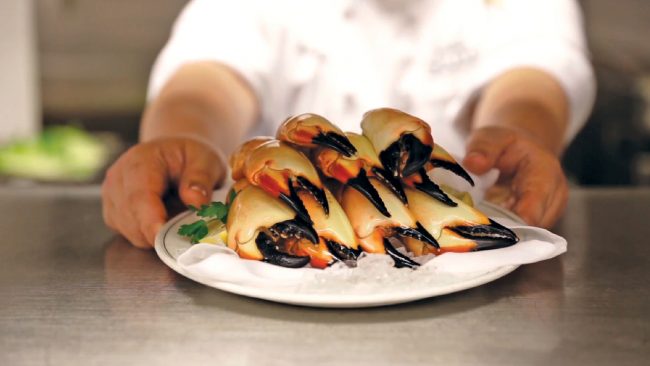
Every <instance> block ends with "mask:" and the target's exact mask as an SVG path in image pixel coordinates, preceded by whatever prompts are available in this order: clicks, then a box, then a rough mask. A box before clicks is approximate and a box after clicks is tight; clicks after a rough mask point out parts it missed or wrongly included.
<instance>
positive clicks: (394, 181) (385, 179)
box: [372, 167, 408, 204]
mask: <svg viewBox="0 0 650 366" xmlns="http://www.w3.org/2000/svg"><path fill="white" fill-rule="evenodd" d="M372 172H373V173H374V174H375V176H376V177H377V179H379V180H380V181H381V182H382V183H384V185H385V186H386V187H388V188H389V189H390V190H391V191H392V192H393V193H395V195H396V196H397V197H399V199H400V201H402V203H404V204H407V203H408V199H407V198H406V193H405V192H404V187H403V186H402V182H401V181H400V180H399V179H398V178H395V177H394V176H392V175H391V174H390V173H389V172H388V171H386V170H384V169H382V168H377V167H374V168H372Z"/></svg>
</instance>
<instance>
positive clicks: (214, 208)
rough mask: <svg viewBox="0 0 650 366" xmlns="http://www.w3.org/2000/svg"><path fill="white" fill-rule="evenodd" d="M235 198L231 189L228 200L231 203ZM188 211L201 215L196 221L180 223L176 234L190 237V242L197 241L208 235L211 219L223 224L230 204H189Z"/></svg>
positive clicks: (226, 218) (194, 242)
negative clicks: (197, 205)
mask: <svg viewBox="0 0 650 366" xmlns="http://www.w3.org/2000/svg"><path fill="white" fill-rule="evenodd" d="M234 199H235V193H234V191H231V192H230V194H229V196H228V202H229V203H231V204H232V202H233V201H234ZM188 208H189V209H190V211H193V212H194V213H196V215H197V216H199V217H202V219H199V220H197V221H194V222H192V223H190V224H184V225H181V227H180V228H178V234H179V235H182V236H186V237H188V238H189V239H190V241H191V242H192V244H196V243H198V242H199V241H200V240H201V239H203V238H205V237H206V235H208V231H209V230H208V224H209V223H211V222H212V221H215V220H218V221H221V223H223V224H225V223H226V221H227V220H228V210H229V209H230V205H228V204H225V203H223V202H211V203H210V204H208V205H201V207H198V208H197V207H194V206H192V205H189V206H188Z"/></svg>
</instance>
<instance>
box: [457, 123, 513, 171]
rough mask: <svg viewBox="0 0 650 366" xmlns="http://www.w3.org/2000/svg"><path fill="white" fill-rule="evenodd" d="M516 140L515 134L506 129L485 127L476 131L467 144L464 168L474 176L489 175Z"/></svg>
mask: <svg viewBox="0 0 650 366" xmlns="http://www.w3.org/2000/svg"><path fill="white" fill-rule="evenodd" d="M515 138H516V136H515V134H514V132H513V131H511V130H509V129H506V128H499V127H483V128H479V129H477V130H474V131H473V132H472V134H471V136H470V138H469V141H468V143H467V149H466V151H467V155H466V156H465V159H463V166H464V167H465V168H466V169H468V170H469V171H470V172H472V173H474V174H484V173H487V171H488V170H490V169H492V168H493V167H494V166H495V164H496V162H497V161H498V160H499V158H500V156H501V155H502V153H503V151H504V150H505V149H506V148H507V147H508V146H509V145H510V144H512V143H513V142H514V141H515Z"/></svg>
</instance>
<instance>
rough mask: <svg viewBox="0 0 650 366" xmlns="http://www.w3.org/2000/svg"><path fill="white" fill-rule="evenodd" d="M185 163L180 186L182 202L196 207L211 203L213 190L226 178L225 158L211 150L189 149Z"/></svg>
mask: <svg viewBox="0 0 650 366" xmlns="http://www.w3.org/2000/svg"><path fill="white" fill-rule="evenodd" d="M185 162H186V165H185V167H184V169H183V171H182V173H181V177H180V181H179V185H178V192H179V195H180V197H181V200H182V201H183V203H185V204H186V205H193V206H196V207H199V206H200V205H203V204H207V203H209V202H210V200H211V198H212V190H213V189H214V188H216V187H218V186H220V185H221V183H222V182H223V179H224V176H225V163H224V160H223V157H222V156H221V154H219V153H217V152H216V151H214V150H211V149H209V148H205V147H204V148H202V149H196V148H195V147H188V148H186V154H185Z"/></svg>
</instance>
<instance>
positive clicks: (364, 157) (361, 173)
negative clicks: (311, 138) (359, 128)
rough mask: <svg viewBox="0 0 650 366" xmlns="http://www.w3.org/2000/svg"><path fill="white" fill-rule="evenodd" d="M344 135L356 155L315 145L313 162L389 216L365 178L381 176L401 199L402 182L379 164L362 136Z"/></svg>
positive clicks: (404, 198)
mask: <svg viewBox="0 0 650 366" xmlns="http://www.w3.org/2000/svg"><path fill="white" fill-rule="evenodd" d="M345 135H346V136H347V138H348V139H349V141H351V142H352V144H353V145H354V147H355V148H356V150H357V153H356V155H354V156H351V157H346V156H344V155H342V154H341V153H338V152H336V151H334V150H330V149H318V150H317V151H316V152H315V153H314V160H315V164H316V166H317V167H318V168H319V169H320V170H321V172H323V174H324V175H325V176H327V177H330V178H334V179H336V180H337V181H338V182H340V183H342V184H347V185H349V186H352V187H354V188H355V189H356V190H358V191H359V192H361V193H362V194H363V195H364V196H366V198H367V199H368V200H370V202H372V204H373V205H375V207H377V209H378V210H379V211H380V212H381V213H382V214H384V215H386V216H389V217H390V213H389V212H388V210H387V209H386V206H385V205H384V203H383V202H382V200H381V197H379V194H378V193H377V191H376V190H375V188H374V187H373V186H372V185H371V184H370V182H369V181H368V176H375V177H377V178H378V179H380V180H381V181H382V182H383V183H384V184H385V185H386V186H387V187H389V188H390V189H391V191H393V193H395V194H396V195H397V196H398V197H399V198H400V200H402V202H406V195H405V194H404V190H403V188H402V183H401V182H400V180H399V179H397V178H395V177H393V176H392V175H391V174H389V173H388V172H386V170H384V169H383V168H382V165H381V162H380V161H379V157H378V156H377V153H376V152H375V149H374V147H373V146H372V144H371V143H370V141H369V140H368V139H367V138H366V137H365V136H363V135H359V134H356V133H349V132H348V133H346V134H345Z"/></svg>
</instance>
